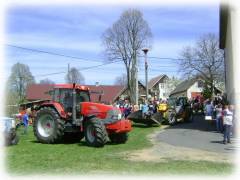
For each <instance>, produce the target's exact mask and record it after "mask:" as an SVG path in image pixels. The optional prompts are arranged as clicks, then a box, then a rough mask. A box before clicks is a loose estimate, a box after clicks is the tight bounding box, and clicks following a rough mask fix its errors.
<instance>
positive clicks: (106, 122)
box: [33, 84, 132, 147]
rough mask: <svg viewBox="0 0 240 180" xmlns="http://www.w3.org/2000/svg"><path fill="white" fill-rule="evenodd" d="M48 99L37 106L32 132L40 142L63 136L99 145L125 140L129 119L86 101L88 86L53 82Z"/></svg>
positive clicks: (100, 105)
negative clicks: (49, 98) (50, 98)
mask: <svg viewBox="0 0 240 180" xmlns="http://www.w3.org/2000/svg"><path fill="white" fill-rule="evenodd" d="M49 93H50V95H51V97H52V100H48V101H44V102H43V103H41V104H40V106H39V107H38V108H37V113H36V118H35V120H34V122H33V130H34V135H35V136H36V138H37V140H38V141H39V142H41V143H57V142H60V141H61V140H62V139H63V138H64V137H65V136H68V137H69V136H70V137H71V138H73V139H78V140H79V141H80V140H81V139H82V138H83V137H85V141H86V143H87V144H88V145H89V146H93V147H103V146H104V144H106V142H107V141H108V140H110V141H111V142H112V143H125V142H126V141H127V137H128V136H127V133H128V132H129V131H131V129H132V127H131V122H130V121H129V120H127V119H123V117H122V115H121V111H120V110H119V109H118V108H115V107H112V106H109V105H104V104H99V103H93V102H90V94H89V88H88V87H86V86H80V85H77V84H57V85H54V87H53V89H52V90H51V91H49Z"/></svg>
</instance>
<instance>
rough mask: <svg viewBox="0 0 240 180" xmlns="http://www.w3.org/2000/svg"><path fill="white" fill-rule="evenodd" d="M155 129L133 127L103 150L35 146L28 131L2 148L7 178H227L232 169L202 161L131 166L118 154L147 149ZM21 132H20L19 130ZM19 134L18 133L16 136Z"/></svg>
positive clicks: (228, 165)
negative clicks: (117, 142) (126, 137)
mask: <svg viewBox="0 0 240 180" xmlns="http://www.w3.org/2000/svg"><path fill="white" fill-rule="evenodd" d="M158 128H159V127H152V128H141V127H134V130H133V131H132V132H131V133H130V135H129V140H128V142H127V143H126V144H120V145H112V144H107V145H105V146H104V148H92V147H88V146H86V144H85V143H84V141H81V142H80V143H75V144H54V145H52V144H40V143H37V142H36V140H35V137H34V135H33V133H32V129H31V127H30V129H29V134H28V135H20V136H21V137H20V138H21V139H20V142H19V144H18V145H16V146H10V147H6V169H7V172H8V173H9V174H15V175H26V174H55V175H59V174H87V175H91V174H94V173H95V174H96V173H97V174H98V173H103V174H128V175H129V174H132V175H141V174H184V175H185V174H218V175H219V174H230V173H231V172H232V170H233V165H231V164H227V163H213V162H206V161H199V162H191V161H172V160H169V161H168V162H164V163H163V162H161V163H154V162H133V161H129V160H127V159H126V157H125V158H124V157H122V155H121V153H122V152H126V151H131V150H138V149H143V148H146V147H151V146H152V145H151V143H150V142H149V141H148V140H147V137H146V136H147V135H148V134H150V133H152V132H153V131H154V130H156V129H158ZM20 130H21V129H20ZM18 133H19V134H20V132H18Z"/></svg>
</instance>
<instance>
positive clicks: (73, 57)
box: [5, 44, 184, 62]
mask: <svg viewBox="0 0 240 180" xmlns="http://www.w3.org/2000/svg"><path fill="white" fill-rule="evenodd" d="M5 45H6V46H9V47H13V48H17V49H22V50H26V51H32V52H37V53H44V54H50V55H54V56H62V57H67V58H71V59H77V60H82V61H95V62H101V61H102V60H92V59H87V58H82V57H77V56H69V55H65V54H59V53H55V52H50V51H43V50H38V49H31V48H26V47H22V46H16V45H12V44H5ZM138 57H144V56H138ZM148 58H150V59H163V60H174V61H179V60H184V59H181V58H170V57H156V56H148ZM116 59H120V58H116Z"/></svg>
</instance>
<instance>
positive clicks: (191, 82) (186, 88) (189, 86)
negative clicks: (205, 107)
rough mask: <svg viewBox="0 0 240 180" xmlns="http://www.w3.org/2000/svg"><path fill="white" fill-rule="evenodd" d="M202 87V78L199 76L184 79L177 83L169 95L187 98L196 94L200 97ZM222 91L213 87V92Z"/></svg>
mask: <svg viewBox="0 0 240 180" xmlns="http://www.w3.org/2000/svg"><path fill="white" fill-rule="evenodd" d="M203 88H204V80H203V79H201V78H192V79H188V80H185V81H183V82H181V83H180V84H178V85H177V87H176V88H175V89H174V90H173V91H172V92H171V93H170V96H169V97H180V96H185V97H188V99H191V98H195V97H197V96H200V97H202V92H203ZM221 93H222V91H221V90H220V89H218V88H216V87H214V94H221Z"/></svg>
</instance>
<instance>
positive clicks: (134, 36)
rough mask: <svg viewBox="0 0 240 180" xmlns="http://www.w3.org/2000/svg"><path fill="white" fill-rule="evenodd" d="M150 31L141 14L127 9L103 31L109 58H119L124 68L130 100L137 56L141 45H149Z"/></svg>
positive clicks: (134, 89)
mask: <svg viewBox="0 0 240 180" xmlns="http://www.w3.org/2000/svg"><path fill="white" fill-rule="evenodd" d="M151 37H152V33H151V30H150V27H149V26H148V23H147V22H146V21H145V20H144V19H143V14H142V13H141V12H140V11H139V10H136V9H129V10H126V11H124V12H123V13H122V15H121V16H120V18H119V19H118V20H117V21H116V22H115V23H114V24H113V25H112V26H111V27H110V28H108V29H107V30H106V31H105V32H104V33H103V44H104V46H105V52H106V55H107V57H108V59H109V60H116V59H121V60H122V61H123V63H124V65H125V68H126V74H127V88H128V90H129V95H130V100H131V102H133V103H135V100H136V97H135V96H136V76H135V75H136V72H137V56H138V55H139V54H140V51H141V49H142V48H143V47H150V40H151Z"/></svg>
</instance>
